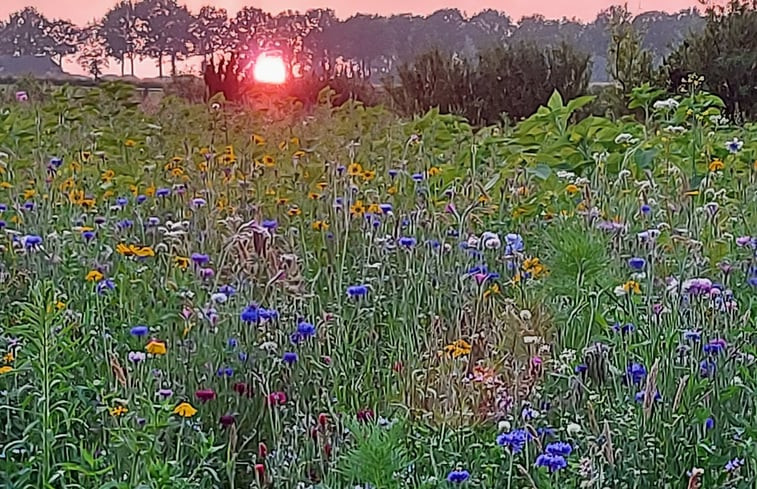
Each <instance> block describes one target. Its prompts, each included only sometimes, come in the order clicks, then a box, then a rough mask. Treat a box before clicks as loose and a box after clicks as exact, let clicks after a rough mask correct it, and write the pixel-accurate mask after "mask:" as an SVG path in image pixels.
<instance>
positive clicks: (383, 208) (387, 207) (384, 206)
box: [379, 204, 393, 214]
mask: <svg viewBox="0 0 757 489" xmlns="http://www.w3.org/2000/svg"><path fill="white" fill-rule="evenodd" d="M379 209H381V212H383V213H384V214H389V213H390V212H392V209H393V207H392V204H379Z"/></svg>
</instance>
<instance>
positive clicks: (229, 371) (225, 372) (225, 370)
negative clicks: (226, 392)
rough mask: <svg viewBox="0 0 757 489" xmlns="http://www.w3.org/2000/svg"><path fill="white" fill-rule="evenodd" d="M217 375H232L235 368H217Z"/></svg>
mask: <svg viewBox="0 0 757 489" xmlns="http://www.w3.org/2000/svg"><path fill="white" fill-rule="evenodd" d="M216 375H217V376H219V377H231V376H232V375H234V369H233V368H231V367H222V368H219V369H218V370H216Z"/></svg>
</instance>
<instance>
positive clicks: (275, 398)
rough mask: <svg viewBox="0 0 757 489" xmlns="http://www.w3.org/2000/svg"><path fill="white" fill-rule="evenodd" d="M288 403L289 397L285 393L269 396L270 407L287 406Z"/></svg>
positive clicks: (275, 393) (273, 393)
mask: <svg viewBox="0 0 757 489" xmlns="http://www.w3.org/2000/svg"><path fill="white" fill-rule="evenodd" d="M286 402H287V395H286V394H285V393H283V392H272V393H271V394H269V395H268V405H269V406H276V405H282V404H286Z"/></svg>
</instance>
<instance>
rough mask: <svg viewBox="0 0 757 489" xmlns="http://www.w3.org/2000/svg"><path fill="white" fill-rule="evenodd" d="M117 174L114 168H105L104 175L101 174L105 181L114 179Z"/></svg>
mask: <svg viewBox="0 0 757 489" xmlns="http://www.w3.org/2000/svg"><path fill="white" fill-rule="evenodd" d="M115 176H116V172H114V171H113V170H105V171H104V172H103V174H102V175H100V178H101V179H102V181H103V182H105V183H108V182H110V181H111V180H113V177H115Z"/></svg>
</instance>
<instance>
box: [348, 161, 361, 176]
mask: <svg viewBox="0 0 757 489" xmlns="http://www.w3.org/2000/svg"><path fill="white" fill-rule="evenodd" d="M361 173H363V167H362V165H360V163H352V164H351V165H350V166H348V167H347V174H348V175H349V176H351V177H356V176H358V175H360V174H361Z"/></svg>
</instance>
